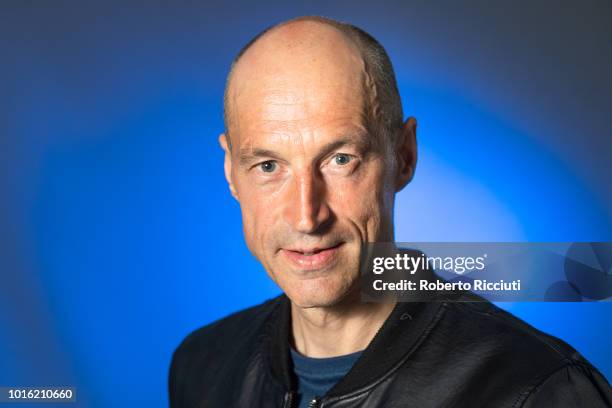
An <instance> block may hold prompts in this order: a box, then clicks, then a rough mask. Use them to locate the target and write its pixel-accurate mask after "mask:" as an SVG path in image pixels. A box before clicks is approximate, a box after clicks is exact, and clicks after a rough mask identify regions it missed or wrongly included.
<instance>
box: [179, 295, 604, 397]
mask: <svg viewBox="0 0 612 408" xmlns="http://www.w3.org/2000/svg"><path fill="white" fill-rule="evenodd" d="M290 314H291V313H290V304H289V300H288V299H287V298H286V297H285V296H284V295H282V296H279V297H277V298H275V299H272V300H269V301H267V302H265V303H263V304H262V305H259V306H256V307H253V308H250V309H247V310H244V311H241V312H239V313H236V314H234V315H231V316H229V317H226V318H225V319H222V320H220V321H217V322H215V323H212V324H210V325H208V326H205V327H203V328H201V329H199V330H196V331H195V332H193V333H192V334H190V335H189V336H188V337H187V338H186V339H185V340H184V341H183V342H182V343H181V345H180V346H179V347H178V348H177V350H176V351H175V352H174V355H173V359H172V363H171V367H170V376H169V392H170V406H171V407H172V408H187V407H190V408H191V407H193V408H195V407H220V408H228V407H250V408H252V407H285V408H289V407H296V406H297V404H296V396H297V394H296V392H295V389H296V379H295V376H294V374H293V370H292V367H291V359H290V354H289V338H290V327H291V325H290ZM312 406H314V407H330V408H331V407H334V408H345V407H418V408H426V407H471V408H474V407H589V408H590V407H593V408H595V407H611V406H612V391H611V388H610V385H609V384H608V382H607V381H606V379H605V378H604V377H603V376H602V375H601V374H600V373H599V372H598V371H597V369H595V368H594V367H593V366H592V365H591V364H589V363H588V362H587V361H586V360H585V359H584V358H583V357H582V356H581V355H580V354H578V353H577V352H576V351H575V350H574V349H572V348H571V347H570V346H569V345H567V344H566V343H564V342H563V341H561V340H559V339H556V338H554V337H551V336H549V335H546V334H544V333H542V332H540V331H538V330H536V329H534V328H533V327H531V326H529V325H527V324H526V323H524V322H522V321H521V320H519V319H517V318H515V317H514V316H512V315H510V314H509V313H507V312H505V311H502V310H501V309H499V308H497V307H496V306H494V305H493V304H491V303H488V302H481V303H476V302H463V303H459V302H431V303H398V304H397V305H396V307H395V309H394V310H393V312H392V313H391V315H390V316H389V318H388V319H387V320H386V322H385V323H384V324H383V326H382V327H381V329H380V330H379V332H378V333H377V334H376V336H375V337H374V339H373V340H372V342H371V343H370V345H369V346H368V347H367V348H366V350H365V351H364V352H363V353H362V355H361V357H360V358H359V360H357V362H356V363H355V365H354V366H353V368H352V369H351V370H350V371H349V373H348V374H347V375H346V376H345V377H344V378H343V379H342V380H341V381H340V382H339V383H337V384H336V385H335V386H334V387H333V388H332V389H331V390H330V391H329V392H328V394H327V395H325V396H323V397H322V398H320V399H318V400H317V401H316V402H314V403H313V405H312Z"/></svg>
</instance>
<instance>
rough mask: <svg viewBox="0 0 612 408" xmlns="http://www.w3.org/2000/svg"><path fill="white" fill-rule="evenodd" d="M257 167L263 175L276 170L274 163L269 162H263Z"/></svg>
mask: <svg viewBox="0 0 612 408" xmlns="http://www.w3.org/2000/svg"><path fill="white" fill-rule="evenodd" d="M259 167H260V168H261V171H263V172H264V173H272V172H273V171H274V170H276V162H273V161H271V160H269V161H265V162H263V163H260V164H259Z"/></svg>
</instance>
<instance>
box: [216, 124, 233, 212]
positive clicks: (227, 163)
mask: <svg viewBox="0 0 612 408" xmlns="http://www.w3.org/2000/svg"><path fill="white" fill-rule="evenodd" d="M219 144H220V145H221V148H222V149H223V151H224V152H225V158H224V160H223V170H224V171H225V179H226V180H227V184H228V185H229V189H230V192H231V193H232V196H233V197H234V198H235V199H236V200H238V193H236V188H235V187H234V183H233V181H232V151H231V150H230V148H229V145H228V141H227V137H226V136H225V133H221V135H220V136H219Z"/></svg>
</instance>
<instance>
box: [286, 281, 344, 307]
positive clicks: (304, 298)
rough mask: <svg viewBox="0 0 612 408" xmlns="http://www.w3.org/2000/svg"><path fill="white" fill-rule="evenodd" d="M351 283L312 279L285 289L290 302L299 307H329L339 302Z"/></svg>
mask: <svg viewBox="0 0 612 408" xmlns="http://www.w3.org/2000/svg"><path fill="white" fill-rule="evenodd" d="M350 286H351V285H347V284H343V283H342V282H337V281H336V282H334V281H331V282H330V281H329V279H325V278H322V279H313V280H310V281H307V282H300V283H299V284H297V285H295V286H293V287H292V288H288V290H286V291H285V293H286V294H287V296H288V297H289V299H291V302H292V303H293V304H294V305H295V306H298V307H301V308H313V307H331V306H335V305H337V304H338V303H340V302H341V301H342V300H343V299H344V298H345V297H346V295H347V294H348V292H349V288H350Z"/></svg>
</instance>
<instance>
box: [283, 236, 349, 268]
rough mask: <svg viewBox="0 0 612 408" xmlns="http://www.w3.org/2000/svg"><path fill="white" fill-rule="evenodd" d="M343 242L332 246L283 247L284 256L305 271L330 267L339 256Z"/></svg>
mask: <svg viewBox="0 0 612 408" xmlns="http://www.w3.org/2000/svg"><path fill="white" fill-rule="evenodd" d="M341 246H342V243H339V244H336V245H333V246H330V247H314V248H291V249H289V248H283V249H281V252H282V254H283V255H284V257H285V258H286V259H287V260H288V261H289V262H290V263H291V264H292V265H294V266H295V267H297V268H298V269H301V270H304V271H313V270H317V269H323V268H326V267H329V266H330V265H332V264H333V263H334V261H335V260H336V258H337V256H338V252H339V248H340V247H341Z"/></svg>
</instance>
